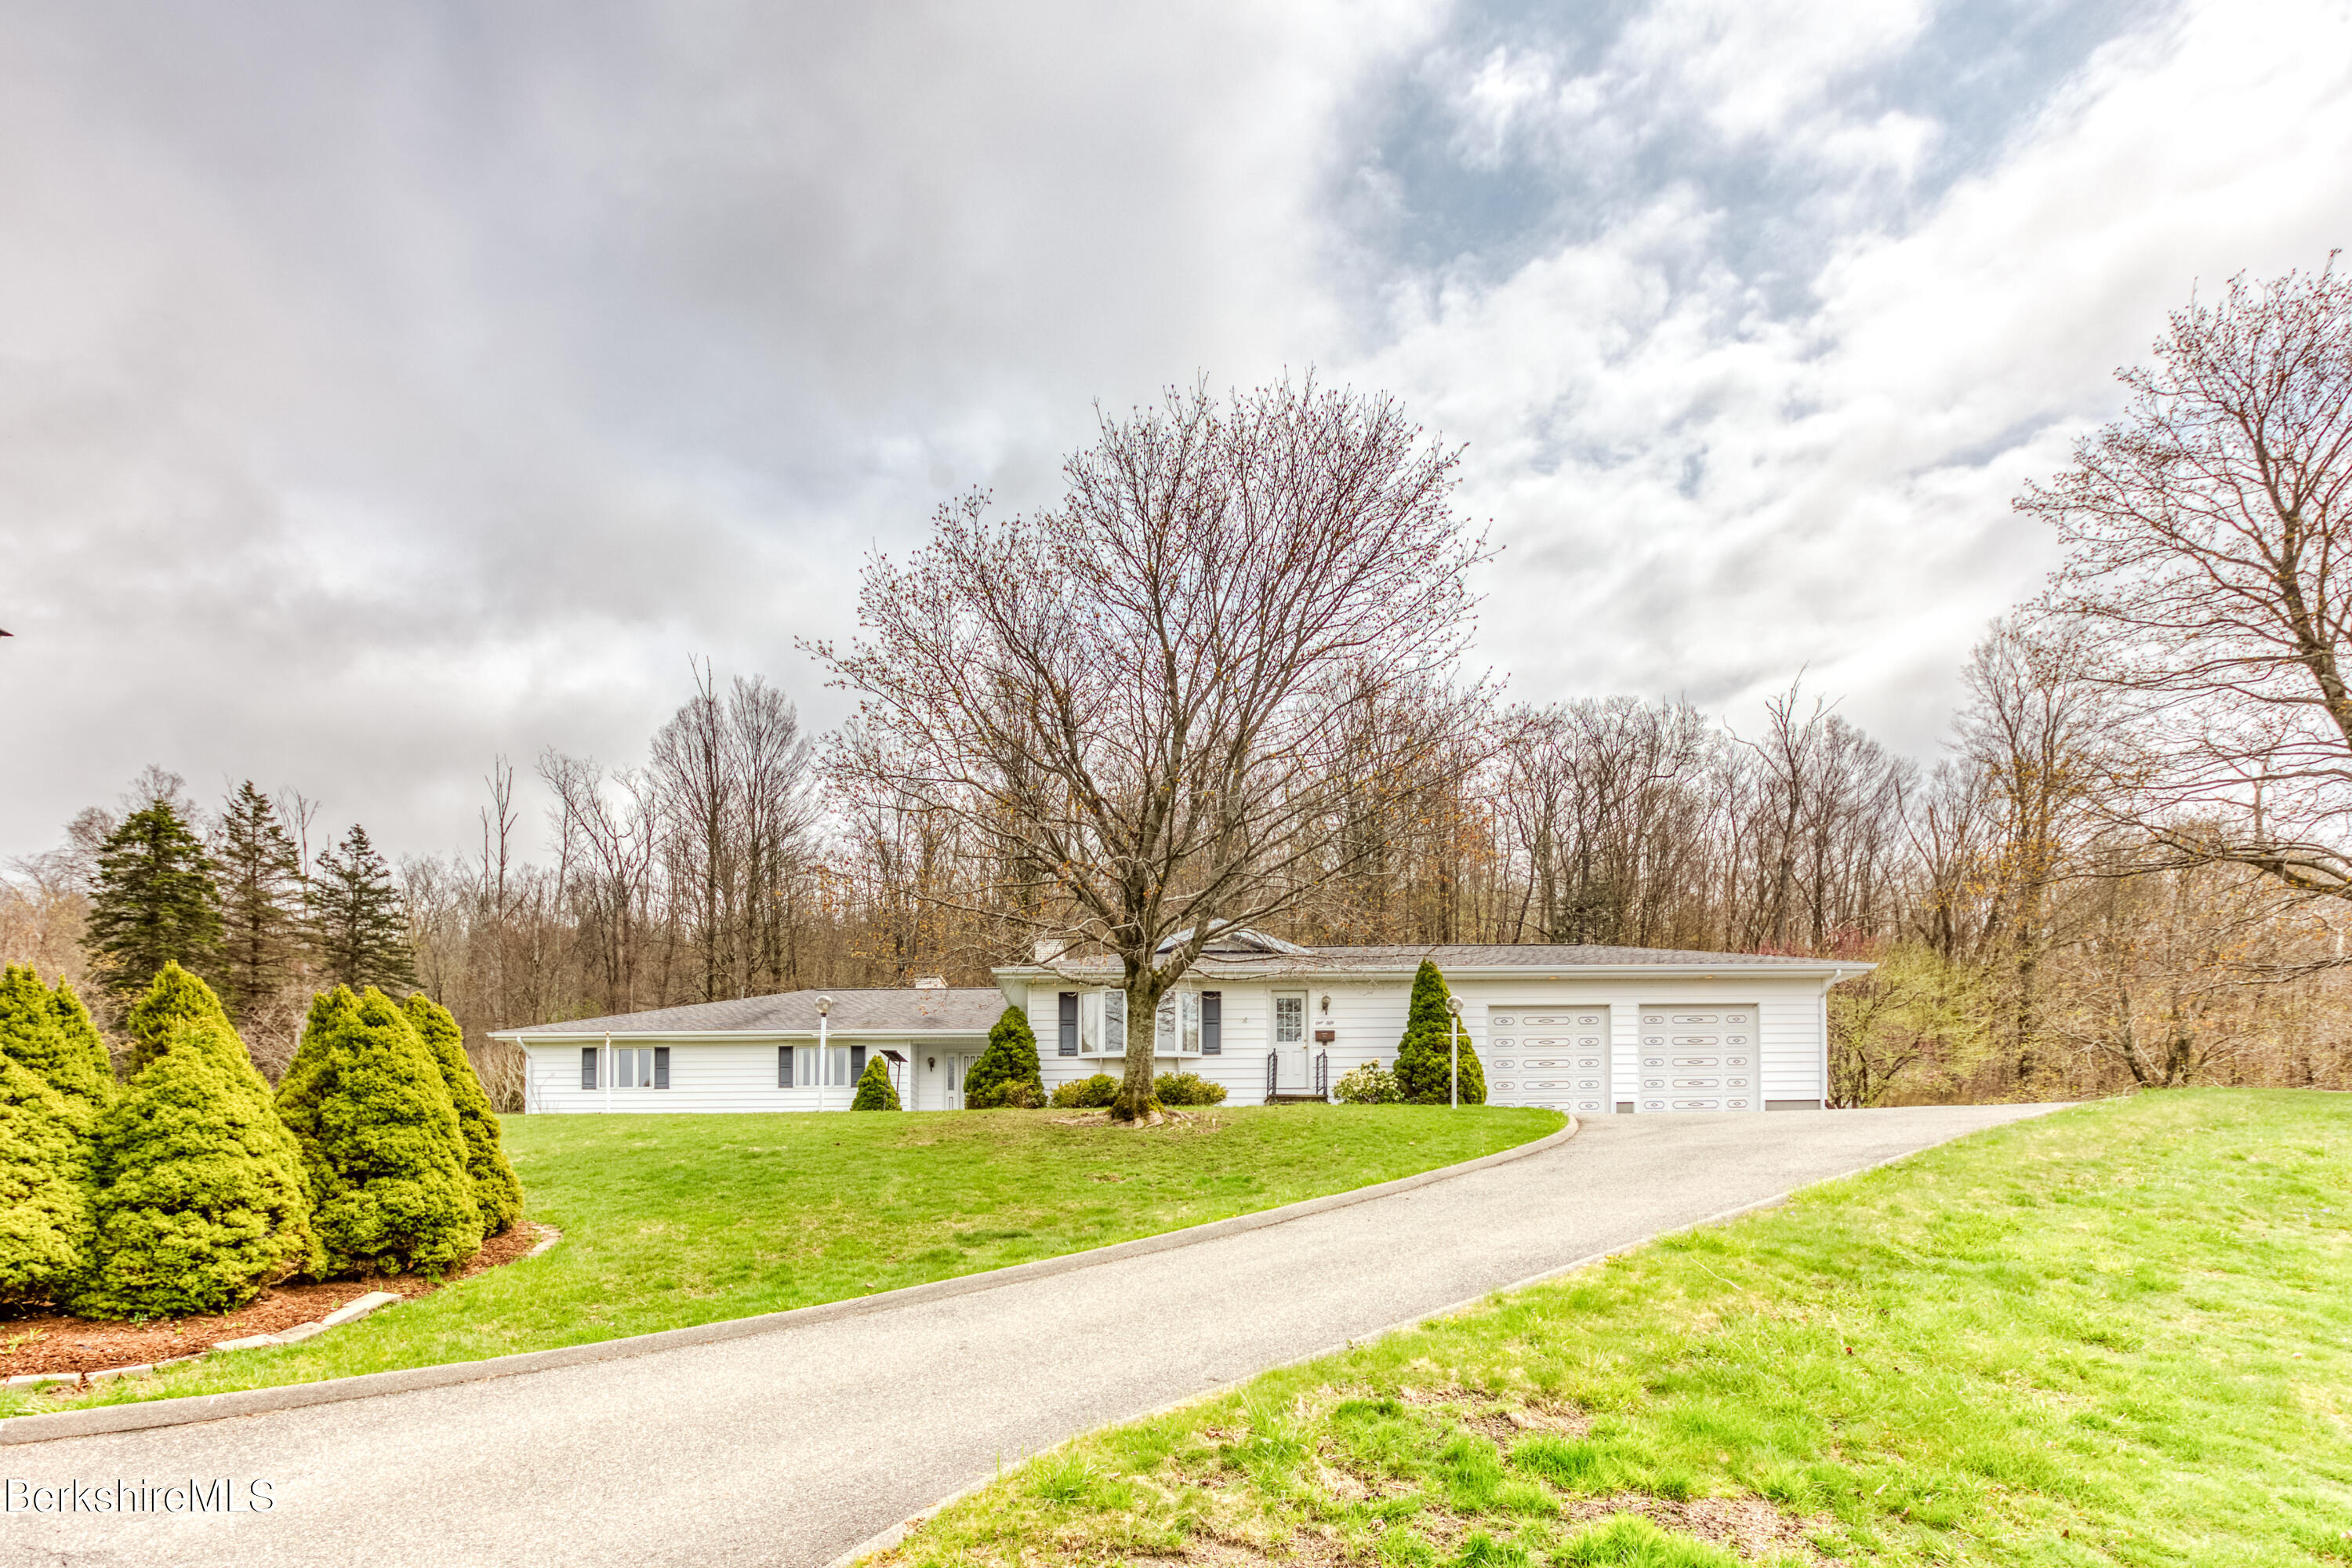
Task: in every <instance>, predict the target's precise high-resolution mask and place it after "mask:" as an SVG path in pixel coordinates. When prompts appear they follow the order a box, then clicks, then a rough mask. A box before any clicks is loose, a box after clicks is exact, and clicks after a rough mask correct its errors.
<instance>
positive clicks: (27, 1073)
mask: <svg viewBox="0 0 2352 1568" xmlns="http://www.w3.org/2000/svg"><path fill="white" fill-rule="evenodd" d="M82 1173H83V1156H82V1140H81V1137H80V1135H79V1133H78V1132H77V1131H76V1130H75V1128H74V1124H73V1118H72V1113H71V1112H69V1111H68V1110H67V1109H66V1104H65V1100H64V1098H63V1097H62V1096H61V1095H59V1094H58V1091H57V1090H55V1089H51V1088H50V1087H49V1086H48V1085H47V1083H46V1082H44V1081H42V1079H41V1078H40V1075H38V1074H37V1073H35V1072H33V1071H32V1070H31V1069H29V1068H26V1067H24V1066H22V1065H20V1064H19V1063H17V1062H16V1060H15V1059H14V1058H8V1057H0V1301H46V1300H50V1299H51V1298H52V1297H54V1296H55V1295H57V1293H58V1291H59V1290H61V1289H68V1288H70V1287H71V1285H72V1282H73V1280H74V1279H76V1278H77V1277H78V1276H79V1273H80V1271H81V1269H82V1268H83V1266H84V1260H85V1259H84V1251H83V1248H84V1247H85V1246H86V1245H87V1243H88V1241H89V1206H88V1202H87V1200H86V1198H85V1197H84V1195H83V1192H82Z"/></svg>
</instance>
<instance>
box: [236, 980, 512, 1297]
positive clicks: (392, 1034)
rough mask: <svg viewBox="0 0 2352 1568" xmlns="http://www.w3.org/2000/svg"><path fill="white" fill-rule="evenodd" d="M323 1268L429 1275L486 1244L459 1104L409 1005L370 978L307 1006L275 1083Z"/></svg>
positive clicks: (340, 988)
mask: <svg viewBox="0 0 2352 1568" xmlns="http://www.w3.org/2000/svg"><path fill="white" fill-rule="evenodd" d="M278 1113H279V1114H280V1115H282V1116H283V1117H285V1119H286V1124H287V1125H288V1126H289V1127H290V1128H292V1129H293V1131H294V1136H295V1137H296V1139H298V1140H299V1142H300V1143H301V1146H302V1159H303V1163H304V1165H305V1166H306V1167H307V1169H308V1171H309V1173H310V1199H311V1204H312V1207H313V1209H314V1211H315V1212H314V1219H313V1224H314V1226H316V1229H317V1231H318V1236H319V1243H320V1250H321V1253H322V1256H323V1267H324V1268H325V1271H326V1272H328V1273H330V1274H351V1273H371V1274H400V1273H406V1272H408V1271H410V1270H412V1269H413V1270H416V1271H420V1272H425V1273H437V1272H440V1271H441V1270H444V1269H446V1268H449V1267H451V1266H452V1265H454V1264H457V1263H460V1262H462V1261H464V1260H465V1259H466V1258H470V1257H472V1256H473V1255H474V1253H475V1252H476V1251H477V1250H478V1249H479V1248H480V1247H481V1245H482V1215H481V1210H480V1209H479V1208H478V1207H477V1206H476V1204H475V1201H474V1184H473V1181H472V1179H471V1178H470V1177H468V1176H467V1173H466V1140H465V1135H464V1134H463V1133H462V1132H461V1131H458V1126H457V1107H456V1105H455V1104H453V1103H452V1102H451V1100H450V1099H449V1089H448V1085H446V1083H444V1082H443V1081H442V1079H441V1069H440V1068H439V1067H438V1066H437V1065H436V1063H435V1061H434V1059H433V1052H432V1049H431V1047H428V1046H426V1045H425V1041H424V1039H423V1038H422V1037H420V1036H419V1035H418V1034H417V1032H416V1030H415V1028H414V1027H413V1026H411V1025H410V1024H409V1022H408V1017H407V1015H405V1014H404V1013H403V1012H402V1011H401V1010H400V1008H399V1006H398V1005H396V1004H394V1002H392V1001H391V1000H390V999H389V998H387V997H386V996H385V995H384V994H383V992H381V991H378V990H376V989H374V988H373V986H371V987H370V988H369V989H368V991H367V993H366V994H364V995H361V996H354V995H352V993H351V989H350V988H349V987H348V986H342V985H338V986H336V987H335V989H334V990H333V991H331V992H329V993H327V994H324V995H322V996H320V998H319V999H318V1000H316V1001H314V1002H313V1003H312V1004H311V1005H310V1018H309V1020H308V1022H307V1024H306V1026H305V1027H304V1029H303V1034H302V1043H301V1045H300V1046H299V1047H298V1048H297V1050H296V1052H295V1056H294V1063H293V1065H292V1066H291V1067H289V1068H288V1069H287V1072H286V1078H285V1080H284V1081H283V1082H282V1083H280V1084H279V1085H278Z"/></svg>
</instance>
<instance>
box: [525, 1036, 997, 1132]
mask: <svg viewBox="0 0 2352 1568" xmlns="http://www.w3.org/2000/svg"><path fill="white" fill-rule="evenodd" d="M987 1045H988V1037H987V1036H986V1035H981V1034H975V1035H970V1036H959V1037H950V1038H948V1039H938V1038H934V1039H930V1040H924V1039H920V1038H917V1039H911V1040H910V1039H909V1038H908V1037H905V1036H899V1037H895V1038H889V1039H877V1040H872V1041H866V1042H856V1043H851V1044H842V1043H839V1042H838V1040H836V1042H835V1045H834V1047H833V1052H834V1063H833V1067H834V1071H833V1074H832V1075H830V1076H831V1077H832V1079H833V1081H832V1082H831V1083H829V1084H828V1085H826V1086H825V1087H824V1089H819V1088H818V1087H817V1086H816V1085H815V1083H814V1077H815V1072H816V1057H817V1052H816V1043H815V1042H814V1040H811V1041H807V1042H805V1043H799V1042H794V1043H791V1044H784V1043H782V1042H778V1041H776V1040H773V1039H765V1040H761V1039H752V1040H724V1041H721V1040H680V1041H677V1042H676V1043H674V1044H671V1045H667V1046H662V1047H626V1048H630V1049H634V1050H635V1051H636V1052H638V1053H641V1054H642V1055H644V1056H646V1057H654V1054H655V1050H656V1049H658V1050H659V1051H660V1052H661V1053H663V1054H664V1055H665V1056H667V1075H666V1076H667V1084H668V1087H667V1088H666V1089H651V1088H647V1089H619V1088H614V1089H606V1088H605V1087H604V1074H603V1073H601V1072H600V1073H599V1074H598V1086H597V1087H596V1088H594V1089H587V1088H583V1087H582V1085H583V1079H584V1078H585V1076H586V1075H585V1074H584V1073H583V1067H582V1052H583V1049H584V1050H586V1051H589V1052H592V1053H593V1052H600V1051H601V1049H602V1047H601V1045H598V1046H585V1047H583V1044H582V1043H581V1042H580V1041H578V1040H565V1041H562V1042H560V1043H559V1042H548V1043H546V1044H540V1043H536V1042H531V1043H527V1044H526V1045H525V1046H524V1056H525V1058H526V1066H525V1076H524V1091H523V1109H524V1110H526V1111H527V1112H530V1113H534V1114H546V1113H549V1112H557V1113H562V1112H587V1113H601V1112H603V1111H605V1110H611V1111H614V1112H625V1111H656V1112H672V1111H685V1112H711V1111H763V1110H764V1111H773V1110H817V1109H819V1100H820V1097H822V1100H823V1108H824V1109H825V1110H847V1109H849V1101H850V1100H851V1098H852V1096H853V1094H854V1092H855V1090H854V1089H853V1087H852V1086H853V1085H854V1084H855V1083H856V1072H859V1071H863V1070H864V1068H865V1065H866V1061H867V1060H868V1059H869V1058H870V1057H871V1056H872V1055H873V1054H876V1053H878V1052H880V1051H883V1050H885V1049H892V1050H896V1051H897V1052H898V1054H899V1055H900V1056H902V1057H905V1058H908V1064H907V1066H906V1067H904V1068H897V1069H896V1070H895V1073H894V1079H895V1081H896V1082H897V1084H898V1092H899V1095H900V1098H901V1100H902V1101H904V1102H908V1103H907V1109H908V1110H916V1109H918V1108H919V1109H923V1110H939V1109H940V1101H941V1099H942V1098H943V1093H942V1090H941V1089H940V1072H939V1070H938V1069H936V1068H934V1069H931V1070H930V1071H929V1073H928V1074H927V1073H926V1071H925V1068H924V1063H925V1062H926V1061H938V1060H940V1058H941V1056H942V1055H943V1054H946V1053H954V1054H963V1055H977V1054H978V1053H979V1052H981V1051H982V1050H983V1049H985V1048H986V1047H987ZM780 1047H782V1048H784V1049H789V1050H790V1051H791V1052H792V1063H793V1087H791V1088H786V1087H784V1086H783V1085H782V1083H781V1082H780V1081H779V1080H780V1079H782V1076H783V1072H782V1063H781V1061H780V1060H779V1057H778V1052H779V1049H780ZM624 1048H625V1047H621V1046H619V1045H617V1044H616V1045H615V1046H614V1053H615V1055H616V1056H617V1055H618V1053H619V1052H620V1051H621V1050H623V1049H624ZM658 1062H659V1058H656V1073H657V1076H659V1075H658ZM632 1067H633V1068H634V1058H632ZM853 1069H855V1070H853Z"/></svg>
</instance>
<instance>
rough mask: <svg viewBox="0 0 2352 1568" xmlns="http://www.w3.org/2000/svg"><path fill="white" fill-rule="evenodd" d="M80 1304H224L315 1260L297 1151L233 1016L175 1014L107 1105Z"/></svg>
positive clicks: (132, 1310)
mask: <svg viewBox="0 0 2352 1568" xmlns="http://www.w3.org/2000/svg"><path fill="white" fill-rule="evenodd" d="M89 1194H90V1209H91V1215H90V1217H91V1222H92V1226H91V1236H90V1243H89V1270H88V1273H87V1275H86V1276H85V1277H84V1278H83V1279H81V1280H80V1281H79V1283H78V1285H77V1286H76V1287H75V1288H74V1289H72V1290H71V1292H70V1293H69V1294H68V1298H67V1302H66V1304H67V1306H68V1309H69V1310H72V1311H74V1312H77V1313H79V1314H80V1315H82V1316H84V1317H92V1318H124V1317H141V1318H152V1317H177V1316H184V1315H186V1314H189V1313H196V1312H226V1311H231V1310H235V1309H236V1308H238V1307H241V1306H243V1305H245V1303H246V1302H247V1301H250V1300H253V1298H254V1295H255V1294H256V1293H257V1291H258V1290H259V1289H261V1288H262V1287H263V1286H264V1285H268V1284H272V1283H275V1282H276V1281H278V1280H279V1279H285V1278H286V1277H287V1276H288V1275H289V1274H293V1273H298V1272H300V1271H302V1270H304V1269H306V1268H310V1267H312V1266H313V1264H314V1262H315V1261H316V1246H315V1243H314V1242H313V1240H312V1237H311V1231H310V1191H309V1186H308V1183H307V1180H306V1176H305V1173H304V1170H303V1166H302V1151H301V1148H300V1146H299V1144H297V1143H296V1142H295V1140H294V1135H293V1133H292V1132H291V1131H289V1130H288V1128H287V1126H286V1124H285V1122H284V1121H281V1120H279V1118H278V1110H277V1108H276V1107H275V1106H273V1105H272V1104H271V1103H270V1099H269V1086H268V1084H267V1083H265V1082H263V1081H262V1078H261V1075H260V1074H259V1073H258V1072H257V1071H255V1070H254V1067H253V1062H252V1059H251V1058H249V1057H247V1054H246V1050H245V1047H244V1045H243V1044H242V1043H240V1042H239V1041H238V1039H237V1037H236V1034H235V1033H234V1032H233V1031H232V1030H231V1029H230V1028H229V1026H228V1023H227V1020H226V1018H203V1019H190V1018H186V1017H180V1016H173V1017H172V1018H170V1019H169V1020H168V1021H167V1022H166V1023H165V1024H164V1025H163V1035H162V1038H161V1040H160V1042H159V1045H158V1048H157V1050H156V1053H155V1055H154V1058H153V1059H152V1061H151V1062H150V1063H149V1064H148V1066H147V1068H145V1069H144V1070H143V1071H142V1072H141V1073H140V1074H139V1076H138V1077H137V1078H136V1079H132V1080H131V1085H130V1087H129V1088H128V1089H125V1090H124V1091H123V1094H122V1097H121V1099H120V1100H117V1101H115V1103H114V1104H113V1105H112V1106H111V1107H110V1109H109V1110H107V1112H106V1113H105V1114H104V1115H103V1116H101V1117H100V1118H99V1121H98V1128H97V1134H96V1137H95V1138H94V1140H93V1147H92V1151H91V1157H90V1164H89Z"/></svg>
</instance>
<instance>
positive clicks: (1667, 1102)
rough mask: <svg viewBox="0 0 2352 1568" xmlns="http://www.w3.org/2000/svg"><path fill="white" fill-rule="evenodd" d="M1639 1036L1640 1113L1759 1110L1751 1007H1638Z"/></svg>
mask: <svg viewBox="0 0 2352 1568" xmlns="http://www.w3.org/2000/svg"><path fill="white" fill-rule="evenodd" d="M1641 1042H1642V1051H1641V1055H1640V1056H1638V1057H1636V1058H1634V1059H1635V1060H1636V1061H1638V1062H1640V1063H1641V1066H1642V1078H1641V1093H1640V1094H1639V1095H1638V1096H1637V1097H1636V1098H1635V1100H1634V1101H1633V1103H1634V1105H1635V1106H1636V1107H1637V1108H1639V1109H1640V1110H1643V1111H1650V1112H1657V1111H1675V1110H1761V1109H1763V1105H1764V1100H1763V1095H1762V1089H1763V1081H1764V1080H1763V1078H1762V1075H1761V1074H1760V1073H1759V1071H1758V1068H1759V1064H1760V1061H1761V1058H1760V1057H1759V1055H1758V1053H1757V1049H1756V1042H1757V1029H1756V1009H1755V1008H1753V1007H1739V1006H1732V1007H1644V1008H1643V1009H1642V1032H1641Z"/></svg>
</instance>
